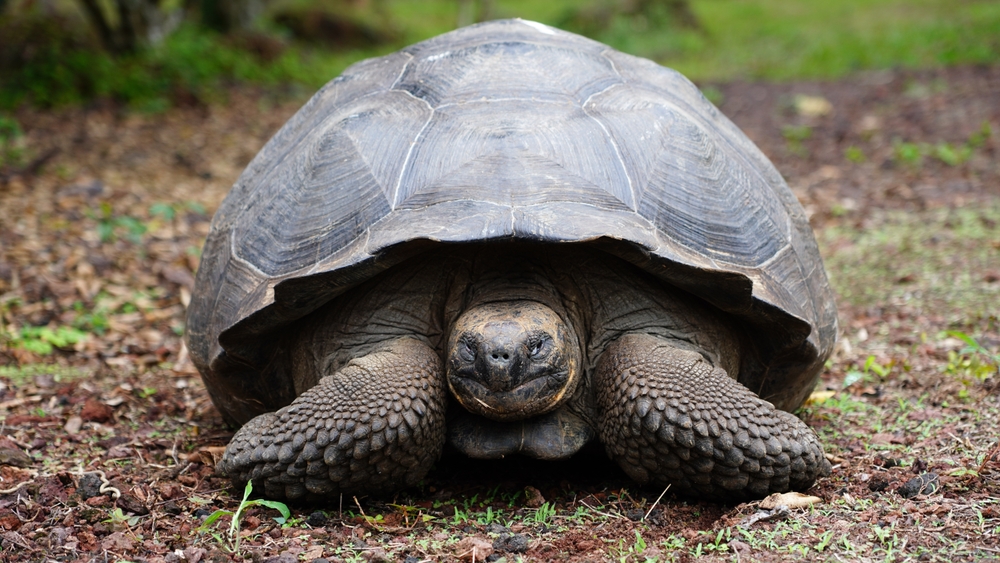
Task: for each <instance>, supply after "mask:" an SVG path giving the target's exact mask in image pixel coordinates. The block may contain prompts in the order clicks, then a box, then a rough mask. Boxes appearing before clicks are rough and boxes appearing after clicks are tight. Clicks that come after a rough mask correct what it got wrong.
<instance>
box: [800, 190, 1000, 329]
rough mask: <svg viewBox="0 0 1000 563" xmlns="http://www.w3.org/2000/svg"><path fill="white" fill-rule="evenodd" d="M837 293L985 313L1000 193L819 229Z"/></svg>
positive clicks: (992, 308)
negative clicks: (979, 201) (980, 200)
mask: <svg viewBox="0 0 1000 563" xmlns="http://www.w3.org/2000/svg"><path fill="white" fill-rule="evenodd" d="M817 236H818V239H819V242H820V246H821V247H822V248H824V249H825V250H824V255H825V262H826V268H827V272H829V274H830V281H831V283H832V284H833V286H834V288H835V289H836V291H837V294H838V295H839V296H840V299H842V300H843V301H845V302H847V303H850V304H852V305H855V306H862V307H866V306H872V305H878V304H882V305H886V304H889V305H893V306H897V307H899V306H906V307H908V308H911V309H912V310H914V311H915V312H919V313H924V314H935V315H943V316H949V315H953V316H954V315H960V317H956V318H954V319H951V318H949V319H948V320H949V322H954V323H957V325H956V326H965V324H966V323H967V322H968V321H969V320H972V319H976V318H981V319H985V318H989V317H991V315H992V316H994V317H993V318H995V315H996V311H997V307H996V305H997V303H998V302H1000V284H998V283H996V282H994V281H990V279H988V277H987V275H986V273H987V272H990V271H991V269H995V268H996V265H997V264H1000V201H994V202H993V203H990V204H983V205H980V206H976V207H972V206H969V207H964V208H958V209H937V210H932V211H927V212H921V213H909V212H904V211H877V212H875V213H874V214H873V216H872V217H870V218H869V219H868V220H867V222H866V225H864V227H863V228H857V227H856V226H854V225H844V226H839V227H832V228H827V229H823V230H822V231H820V232H818V233H817Z"/></svg>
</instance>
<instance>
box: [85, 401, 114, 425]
mask: <svg viewBox="0 0 1000 563" xmlns="http://www.w3.org/2000/svg"><path fill="white" fill-rule="evenodd" d="M113 414H114V411H113V410H111V407H109V406H108V405H105V404H104V403H102V402H100V401H98V400H97V399H94V398H93V397H91V398H90V399H87V402H86V403H84V404H83V410H81V411H80V418H81V419H83V421H84V422H100V423H105V422H107V421H109V420H111V416H112V415H113Z"/></svg>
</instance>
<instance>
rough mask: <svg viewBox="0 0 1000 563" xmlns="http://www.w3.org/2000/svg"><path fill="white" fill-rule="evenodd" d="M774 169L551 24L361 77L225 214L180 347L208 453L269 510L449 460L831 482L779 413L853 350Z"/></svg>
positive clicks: (710, 490)
mask: <svg viewBox="0 0 1000 563" xmlns="http://www.w3.org/2000/svg"><path fill="white" fill-rule="evenodd" d="M836 324H837V320H836V313H835V307H834V302H833V298H832V293H831V290H830V288H829V285H828V282H827V278H826V274H825V272H824V270H823V265H822V263H821V260H820V256H819V254H818V252H817V247H816V243H815V240H814V238H813V235H812V232H811V231H810V228H809V225H808V223H807V221H806V219H805V217H804V214H803V212H802V209H801V207H800V205H799V204H798V203H797V202H796V200H795V198H794V196H793V195H792V193H791V191H790V190H789V189H788V187H787V185H786V184H785V182H784V181H783V180H782V178H781V176H780V174H779V173H778V172H777V171H776V170H775V168H774V167H773V166H772V165H771V163H770V162H769V161H768V160H767V158H766V157H765V156H764V155H763V154H762V153H761V152H760V151H759V150H758V149H757V148H756V147H755V146H754V145H753V144H752V143H751V141H750V140H749V139H748V138H747V137H746V136H744V135H743V134H742V133H741V132H740V131H739V130H738V129H737V128H736V127H735V126H734V125H733V124H732V123H731V122H730V121H729V120H728V119H727V118H726V117H725V116H723V115H721V114H720V113H719V111H718V110H717V109H716V108H715V107H714V106H713V105H712V104H711V103H709V102H708V101H707V100H706V99H705V98H704V97H703V96H702V94H701V93H700V91H699V90H698V88H697V87H695V86H694V85H693V84H692V83H691V82H689V81H688V80H686V79H685V78H684V77H682V76H681V75H680V74H678V73H677V72H675V71H673V70H670V69H667V68H663V67H661V66H658V65H657V64H655V63H653V62H651V61H648V60H645V59H641V58H637V57H633V56H629V55H626V54H623V53H620V52H617V51H615V50H613V49H611V48H609V47H607V46H605V45H602V44H600V43H597V42H594V41H591V40H589V39H585V38H583V37H580V36H577V35H573V34H570V33H565V32H562V31H559V30H556V29H553V28H550V27H547V26H544V25H541V24H537V23H533V22H529V21H523V20H508V21H496V22H489V23H485V24H480V25H476V26H472V27H467V28H463V29H459V30H457V31H454V32H451V33H447V34H445V35H442V36H439V37H436V38H433V39H430V40H427V41H424V42H422V43H418V44H416V45H414V46H412V47H409V48H406V49H403V50H402V51H399V52H397V53H394V54H391V55H388V56H384V57H381V58H377V59H371V60H367V61H363V62H360V63H357V64H355V65H354V66H352V67H350V68H349V69H347V70H346V71H345V72H344V74H343V75H342V76H340V77H338V78H336V79H335V80H333V81H332V82H330V83H328V84H327V85H326V86H324V87H323V88H322V89H321V90H320V91H319V92H318V93H317V94H316V95H315V96H314V97H313V98H312V99H311V100H310V101H309V102H308V103H307V104H306V105H305V106H304V107H303V108H302V109H301V110H300V111H299V112H298V113H296V114H295V116H294V117H292V119H291V120H290V121H289V122H288V123H287V124H286V125H285V126H284V127H282V129H281V130H280V131H279V132H278V133H277V134H276V135H275V136H274V138H273V139H271V140H270V142H268V143H267V145H266V146H265V147H264V148H263V150H261V152H260V154H258V155H257V157H256V158H255V159H254V160H253V162H251V163H250V165H249V166H248V167H247V169H246V170H245V171H244V172H243V174H242V175H241V176H240V178H239V179H238V180H237V182H236V185H235V186H234V187H233V189H232V191H231V192H230V193H229V195H228V196H227V197H226V199H225V201H224V202H223V203H222V205H221V207H220V208H219V210H218V212H217V213H216V215H215V218H214V219H213V221H212V228H211V232H210V234H209V236H208V240H207V242H206V245H205V248H204V253H203V256H202V261H201V267H200V269H199V270H198V275H197V285H196V287H195V291H194V294H193V297H192V300H191V303H190V307H189V312H188V335H187V336H188V346H189V348H190V351H191V355H192V358H193V359H194V361H195V363H196V365H197V367H198V369H199V370H200V371H201V373H202V375H203V377H204V381H205V386H206V387H207V389H208V392H209V393H210V394H211V397H212V400H213V401H214V403H215V405H216V406H217V407H218V409H219V411H220V412H221V413H222V415H223V417H224V418H225V419H226V420H227V421H228V422H230V423H232V424H234V425H239V426H242V428H241V429H240V430H239V431H238V432H237V433H236V435H235V436H234V438H233V439H232V441H231V443H230V444H229V446H228V448H227V449H226V452H225V454H224V456H223V458H222V460H221V462H220V463H219V465H218V469H219V470H220V471H221V472H222V473H224V474H227V475H229V476H230V477H232V478H233V479H234V481H236V482H245V481H247V480H252V481H253V482H254V483H255V484H257V485H258V487H260V486H262V487H263V489H264V493H265V494H266V495H267V496H269V497H273V498H284V499H292V500H294V499H302V500H311V501H316V500H320V501H321V500H322V499H324V498H330V497H335V495H338V494H343V493H349V494H358V493H387V492H391V491H395V490H399V489H402V488H405V487H408V486H411V485H414V484H416V483H418V482H419V481H420V480H421V479H422V478H423V477H424V476H425V474H426V473H427V472H428V470H429V469H430V468H431V467H432V465H433V464H434V463H435V461H436V460H437V459H438V458H439V456H440V454H441V452H442V449H443V448H444V447H445V445H446V444H448V445H449V447H453V448H455V449H457V450H458V451H460V452H463V453H465V454H467V455H469V456H472V457H475V458H485V459H496V458H502V457H504V456H509V455H514V454H523V455H528V456H534V457H536V458H541V459H564V458H567V457H569V456H571V455H573V454H574V453H575V452H577V451H578V450H580V448H581V447H583V446H584V445H585V444H587V443H588V442H591V441H593V440H598V441H599V442H600V444H601V445H603V448H604V450H605V451H606V452H607V454H608V455H609V456H610V457H611V458H612V459H613V460H615V461H616V462H617V463H618V464H619V465H620V466H621V467H622V469H624V471H625V472H626V473H627V474H628V475H629V476H630V477H631V478H632V479H634V480H635V481H637V482H639V483H654V484H659V485H665V484H670V485H671V486H672V487H673V488H672V490H673V491H675V492H677V493H681V494H686V495H692V496H696V497H702V498H713V499H722V500H739V499H745V498H753V497H760V496H763V495H766V494H768V493H770V492H774V491H785V490H788V489H802V488H807V487H809V486H810V485H811V484H812V483H813V482H814V481H815V480H816V479H817V477H819V476H821V475H825V474H827V473H829V470H830V464H829V462H828V461H827V460H826V458H825V457H824V455H823V451H822V448H821V446H820V444H819V443H818V440H817V437H816V435H815V434H814V433H813V431H812V430H811V429H810V428H809V427H807V426H806V425H805V424H804V423H803V422H801V421H800V420H799V419H797V418H796V417H795V416H793V415H791V414H789V413H788V412H787V411H788V410H790V409H794V408H796V407H798V406H799V405H800V404H801V403H802V401H803V400H804V399H805V398H806V397H807V396H808V395H809V393H810V391H811V390H812V389H813V387H814V385H815V383H816V380H817V377H818V374H819V372H820V370H821V369H822V366H823V363H824V361H825V359H826V358H827V357H828V355H829V354H830V351H831V348H832V347H833V344H834V340H835V335H836V332H837V330H836Z"/></svg>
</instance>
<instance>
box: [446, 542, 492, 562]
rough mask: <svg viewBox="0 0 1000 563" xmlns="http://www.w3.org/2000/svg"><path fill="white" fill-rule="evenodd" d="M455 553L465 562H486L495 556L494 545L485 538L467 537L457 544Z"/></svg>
mask: <svg viewBox="0 0 1000 563" xmlns="http://www.w3.org/2000/svg"><path fill="white" fill-rule="evenodd" d="M455 553H456V554H457V555H458V558H459V559H461V560H463V561H472V562H473V563H475V562H476V561H486V558H487V557H489V556H490V555H492V554H493V544H492V543H491V542H489V541H487V540H485V539H483V538H477V537H473V536H467V537H465V538H463V539H462V541H460V542H458V543H457V544H455Z"/></svg>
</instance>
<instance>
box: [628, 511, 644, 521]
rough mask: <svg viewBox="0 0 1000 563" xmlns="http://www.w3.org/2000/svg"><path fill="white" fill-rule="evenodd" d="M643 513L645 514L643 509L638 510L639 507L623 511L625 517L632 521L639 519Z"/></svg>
mask: <svg viewBox="0 0 1000 563" xmlns="http://www.w3.org/2000/svg"><path fill="white" fill-rule="evenodd" d="M645 515H646V513H645V512H643V511H641V510H639V509H635V510H629V511H628V512H626V513H625V517H626V518H628V519H629V520H631V521H633V522H639V521H641V520H642V518H643V516H645Z"/></svg>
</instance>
